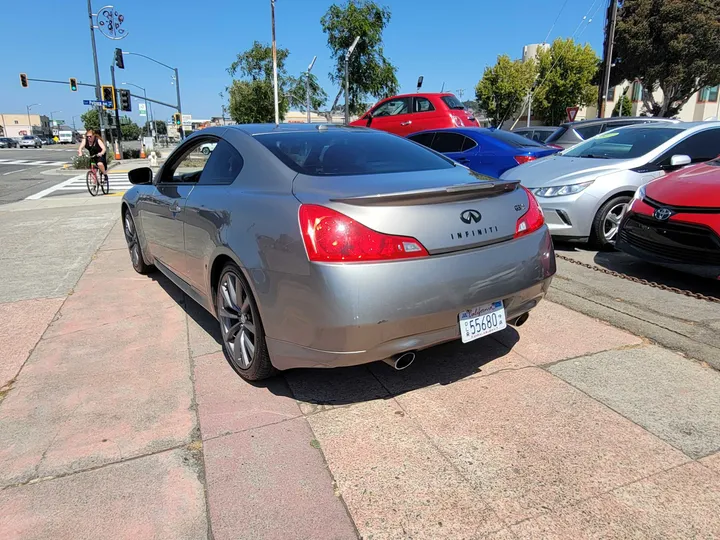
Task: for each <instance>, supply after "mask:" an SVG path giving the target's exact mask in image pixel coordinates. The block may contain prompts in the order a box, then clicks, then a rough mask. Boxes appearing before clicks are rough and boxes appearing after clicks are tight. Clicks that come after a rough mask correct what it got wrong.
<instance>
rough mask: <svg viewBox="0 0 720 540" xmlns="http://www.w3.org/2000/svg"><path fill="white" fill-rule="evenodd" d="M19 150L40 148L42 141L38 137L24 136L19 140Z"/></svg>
mask: <svg viewBox="0 0 720 540" xmlns="http://www.w3.org/2000/svg"><path fill="white" fill-rule="evenodd" d="M19 147H20V148H42V141H41V140H40V137H36V136H35V135H25V136H24V137H23V138H22V139H20V145H19Z"/></svg>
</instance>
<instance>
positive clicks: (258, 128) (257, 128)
mask: <svg viewBox="0 0 720 540" xmlns="http://www.w3.org/2000/svg"><path fill="white" fill-rule="evenodd" d="M227 128H228V129H237V130H238V131H243V132H245V133H247V134H248V135H258V134H260V133H290V132H298V131H306V132H307V131H324V130H330V129H351V130H353V131H355V130H358V129H365V128H361V127H354V126H345V125H341V124H305V123H303V124H279V125H275V124H235V125H232V126H227ZM375 131H376V130H375Z"/></svg>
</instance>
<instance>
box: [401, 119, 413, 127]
mask: <svg viewBox="0 0 720 540" xmlns="http://www.w3.org/2000/svg"><path fill="white" fill-rule="evenodd" d="M410 124H412V120H408V121H407V122H400V125H401V126H409V125H410Z"/></svg>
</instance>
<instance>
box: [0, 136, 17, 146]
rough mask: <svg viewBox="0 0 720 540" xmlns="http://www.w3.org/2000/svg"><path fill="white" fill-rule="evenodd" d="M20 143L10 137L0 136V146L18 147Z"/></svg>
mask: <svg viewBox="0 0 720 540" xmlns="http://www.w3.org/2000/svg"><path fill="white" fill-rule="evenodd" d="M17 147H18V143H17V141H16V140H15V139H11V138H10V137H0V148H17Z"/></svg>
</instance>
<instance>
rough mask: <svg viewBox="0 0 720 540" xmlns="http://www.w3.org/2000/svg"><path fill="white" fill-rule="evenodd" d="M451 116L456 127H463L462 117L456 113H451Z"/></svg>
mask: <svg viewBox="0 0 720 540" xmlns="http://www.w3.org/2000/svg"><path fill="white" fill-rule="evenodd" d="M450 118H452V121H453V124H455V126H456V127H463V121H462V118H460V117H459V116H455V115H454V114H451V115H450Z"/></svg>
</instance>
